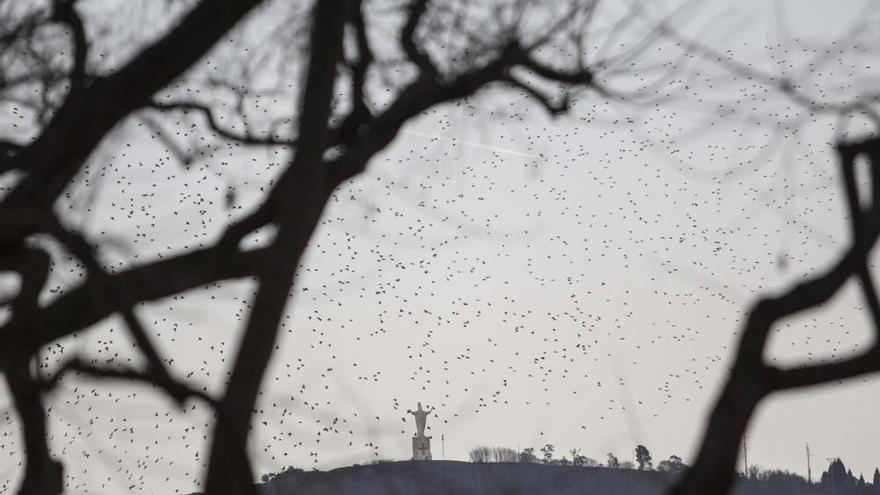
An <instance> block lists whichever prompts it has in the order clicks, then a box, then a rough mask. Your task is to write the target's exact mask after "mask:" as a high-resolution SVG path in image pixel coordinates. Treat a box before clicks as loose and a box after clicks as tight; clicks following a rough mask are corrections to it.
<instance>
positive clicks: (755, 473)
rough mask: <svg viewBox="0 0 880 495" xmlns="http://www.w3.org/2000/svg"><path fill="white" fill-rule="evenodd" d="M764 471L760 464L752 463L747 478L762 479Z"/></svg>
mask: <svg viewBox="0 0 880 495" xmlns="http://www.w3.org/2000/svg"><path fill="white" fill-rule="evenodd" d="M763 471H764V470H763V469H761V466H758V465H756V464H752V465H751V466H749V469H748V472H747V473H746V479H750V480H760V479H761V476H762V474H763Z"/></svg>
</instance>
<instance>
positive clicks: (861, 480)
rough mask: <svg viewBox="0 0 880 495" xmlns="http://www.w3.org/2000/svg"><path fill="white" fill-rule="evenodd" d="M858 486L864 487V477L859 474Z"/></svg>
mask: <svg viewBox="0 0 880 495" xmlns="http://www.w3.org/2000/svg"><path fill="white" fill-rule="evenodd" d="M859 486H865V475H864V474H862V473H859Z"/></svg>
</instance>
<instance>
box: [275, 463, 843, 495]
mask: <svg viewBox="0 0 880 495" xmlns="http://www.w3.org/2000/svg"><path fill="white" fill-rule="evenodd" d="M674 478H675V475H673V474H669V473H661V472H656V471H647V472H645V471H634V470H628V469H609V468H602V467H595V468H586V467H574V466H554V465H543V464H527V463H485V464H475V463H470V462H459V461H401V462H385V463H380V464H371V465H364V466H349V467H344V468H339V469H334V470H332V471H300V470H295V469H292V470H289V471H286V472H284V473H280V474H279V475H277V476H275V477H274V478H272V479H271V480H269V481H268V482H267V483H264V484H262V485H260V488H261V492H262V493H263V494H264V495H294V494H295V495H495V494H497V495H575V494H577V495H662V494H663V493H664V492H665V491H666V490H665V489H666V488H667V487H668V486H669V484H670V483H672V481H673V480H674ZM801 488H803V487H801ZM811 488H815V490H811V491H810V492H809V493H816V494H823V493H826V492H825V490H822V488H821V487H818V486H815V485H814V486H813V487H811ZM733 493H734V494H736V495H805V492H804V491H803V489H786V488H785V487H779V486H771V485H768V484H766V483H762V482H753V481H740V482H739V483H738V484H737V486H736V488H735V490H734V492H733ZM842 493H843V492H842V491H841V490H838V494H837V495H842Z"/></svg>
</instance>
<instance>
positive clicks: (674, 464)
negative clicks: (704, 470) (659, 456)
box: [657, 455, 687, 473]
mask: <svg viewBox="0 0 880 495" xmlns="http://www.w3.org/2000/svg"><path fill="white" fill-rule="evenodd" d="M685 468H687V466H685V464H684V463H683V462H681V457H679V456H677V455H671V456H669V459H665V460H662V461H660V463H659V464H657V471H663V472H667V473H678V472H680V471H684V470H685Z"/></svg>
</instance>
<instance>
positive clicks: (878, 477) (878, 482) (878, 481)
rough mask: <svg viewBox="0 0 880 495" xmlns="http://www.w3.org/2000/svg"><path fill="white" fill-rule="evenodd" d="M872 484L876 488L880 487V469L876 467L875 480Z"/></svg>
mask: <svg viewBox="0 0 880 495" xmlns="http://www.w3.org/2000/svg"><path fill="white" fill-rule="evenodd" d="M871 484H872V485H874V488H880V469H877V468H874V481H873V482H872V483H871Z"/></svg>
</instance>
